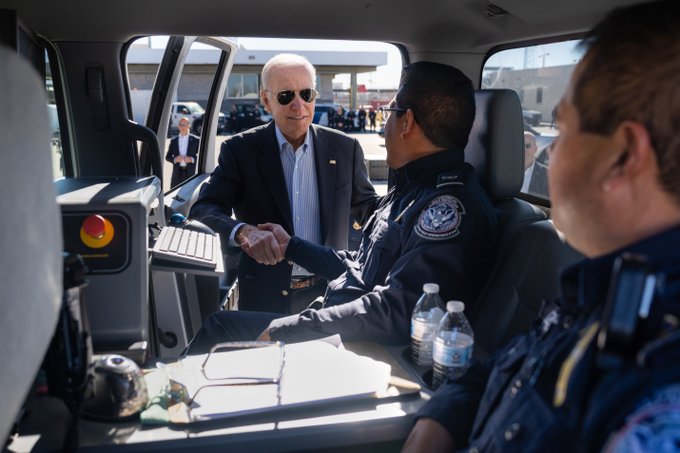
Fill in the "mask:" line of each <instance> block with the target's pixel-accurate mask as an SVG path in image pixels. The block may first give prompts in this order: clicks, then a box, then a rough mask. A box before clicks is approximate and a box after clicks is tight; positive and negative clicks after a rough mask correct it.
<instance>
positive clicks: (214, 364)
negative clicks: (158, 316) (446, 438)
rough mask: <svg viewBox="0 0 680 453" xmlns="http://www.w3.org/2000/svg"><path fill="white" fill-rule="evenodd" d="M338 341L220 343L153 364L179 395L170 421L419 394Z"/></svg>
mask: <svg viewBox="0 0 680 453" xmlns="http://www.w3.org/2000/svg"><path fill="white" fill-rule="evenodd" d="M338 343H339V342H338V341H336V344H329V343H328V342H326V341H321V340H317V341H309V342H304V343H296V344H289V345H284V344H283V343H281V342H237V343H223V344H220V345H216V346H215V347H213V350H212V351H211V353H209V354H202V355H198V356H190V357H185V358H183V359H181V360H180V361H178V362H176V363H173V364H170V365H161V364H159V367H160V368H162V369H163V370H164V371H165V372H166V374H167V376H168V381H169V383H170V388H171V391H170V393H171V395H172V394H173V392H174V395H173V399H175V400H181V402H179V403H177V404H173V405H171V406H170V407H169V408H168V413H169V421H170V424H174V425H195V424H203V423H208V422H215V421H226V420H230V419H234V418H239V419H242V418H243V417H247V416H251V415H253V416H257V415H258V414H266V415H267V416H275V415H280V414H282V413H283V412H289V411H295V410H299V409H305V410H310V409H323V408H329V407H336V406H337V405H341V404H348V403H360V402H364V403H378V402H387V400H389V399H393V398H395V397H400V396H403V395H407V394H417V393H419V391H420V386H419V385H418V384H416V383H413V382H410V381H408V380H406V379H402V378H398V377H394V376H392V374H391V371H392V370H391V366H390V365H388V364H387V363H384V362H381V361H377V360H374V359H372V358H369V357H364V356H361V355H358V354H356V353H354V352H351V351H348V350H346V349H345V348H344V347H343V346H342V344H341V343H339V344H338ZM225 348H239V349H237V350H229V351H225V350H224V349H225ZM177 384H181V385H177ZM173 385H174V390H172V388H173Z"/></svg>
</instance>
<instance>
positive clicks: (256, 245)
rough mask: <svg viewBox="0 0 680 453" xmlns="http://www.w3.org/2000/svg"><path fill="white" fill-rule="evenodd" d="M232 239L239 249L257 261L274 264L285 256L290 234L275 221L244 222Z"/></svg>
mask: <svg viewBox="0 0 680 453" xmlns="http://www.w3.org/2000/svg"><path fill="white" fill-rule="evenodd" d="M234 239H235V240H236V242H237V243H238V244H239V245H240V246H241V250H243V251H244V252H245V253H247V254H248V256H250V257H251V258H252V259H254V260H255V261H257V262H258V263H260V264H268V265H274V264H276V263H279V262H281V261H283V259H284V258H285V256H286V248H288V241H290V235H289V234H288V233H286V230H284V229H283V227H282V226H281V225H278V224H276V223H263V224H259V225H257V226H253V225H248V224H245V225H243V226H241V227H240V228H239V229H238V231H237V232H236V235H235V236H234Z"/></svg>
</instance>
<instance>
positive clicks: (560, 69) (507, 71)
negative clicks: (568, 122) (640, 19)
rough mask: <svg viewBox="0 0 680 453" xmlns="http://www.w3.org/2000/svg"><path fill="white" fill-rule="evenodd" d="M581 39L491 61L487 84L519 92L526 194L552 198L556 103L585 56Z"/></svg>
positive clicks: (525, 49)
mask: <svg viewBox="0 0 680 453" xmlns="http://www.w3.org/2000/svg"><path fill="white" fill-rule="evenodd" d="M577 44H578V41H576V40H573V41H564V42H560V43H551V44H541V45H538V46H529V47H522V48H517V49H508V50H503V51H500V52H498V53H495V54H493V55H492V56H491V57H489V59H488V60H487V61H486V63H485V65H484V70H483V72H482V84H481V85H482V88H507V89H511V90H514V91H516V92H517V95H518V96H519V99H520V102H521V103H522V116H523V118H524V139H525V148H524V168H525V172H524V184H523V185H522V192H524V193H527V194H531V195H534V196H537V197H540V198H544V199H549V196H550V194H549V193H548V173H547V165H548V153H547V149H548V146H549V145H550V144H551V143H552V142H553V140H554V139H555V137H556V136H557V134H558V128H557V126H558V125H557V124H556V121H555V113H556V110H555V107H556V106H557V104H558V103H559V101H560V99H561V98H562V95H563V94H564V91H565V89H566V87H567V84H568V82H569V78H570V77H571V73H572V71H573V70H574V68H575V66H576V63H578V61H579V60H580V59H581V57H582V51H581V50H580V49H578V48H577Z"/></svg>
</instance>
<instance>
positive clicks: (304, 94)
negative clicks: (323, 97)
mask: <svg viewBox="0 0 680 453" xmlns="http://www.w3.org/2000/svg"><path fill="white" fill-rule="evenodd" d="M264 91H266V92H267V93H271V94H275V95H276V100H277V101H278V102H279V104H281V105H288V104H290V103H291V102H293V99H295V93H296V91H295V90H282V91H279V92H278V93H274V92H273V91H269V90H264ZM297 93H298V94H299V95H300V99H302V100H303V101H305V102H306V103H307V104H309V103H310V102H313V101H314V99H316V97H317V96H318V95H319V92H318V91H316V90H315V89H314V88H305V89H303V90H300V91H297Z"/></svg>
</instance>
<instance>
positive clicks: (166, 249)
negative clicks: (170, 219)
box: [151, 226, 222, 269]
mask: <svg viewBox="0 0 680 453" xmlns="http://www.w3.org/2000/svg"><path fill="white" fill-rule="evenodd" d="M151 255H152V257H153V259H154V260H155V261H162V262H165V263H167V264H176V265H178V266H180V267H181V266H182V265H188V266H197V267H201V268H206V269H215V267H216V266H217V260H218V259H221V257H222V251H221V250H220V249H219V239H218V236H217V235H213V234H207V233H202V232H198V231H191V230H185V229H182V228H176V227H171V226H166V227H165V228H163V230H162V231H161V233H160V234H159V235H158V239H157V240H156V244H155V245H154V247H153V249H152V251H151Z"/></svg>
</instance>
